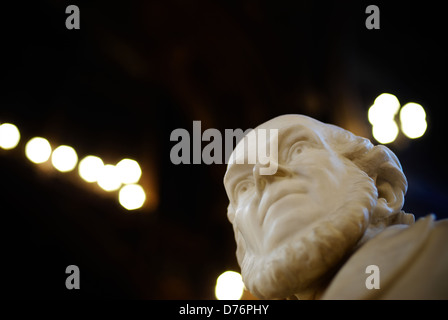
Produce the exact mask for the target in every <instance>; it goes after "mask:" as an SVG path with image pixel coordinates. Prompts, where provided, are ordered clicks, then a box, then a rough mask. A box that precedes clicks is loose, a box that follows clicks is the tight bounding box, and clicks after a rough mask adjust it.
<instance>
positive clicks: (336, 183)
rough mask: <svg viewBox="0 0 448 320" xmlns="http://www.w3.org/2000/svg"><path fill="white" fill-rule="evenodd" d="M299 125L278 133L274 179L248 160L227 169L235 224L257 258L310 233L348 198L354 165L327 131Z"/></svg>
mask: <svg viewBox="0 0 448 320" xmlns="http://www.w3.org/2000/svg"><path fill="white" fill-rule="evenodd" d="M295 120H296V121H293V122H292V123H290V125H286V126H285V127H282V128H278V129H279V130H278V157H277V158H278V159H273V158H271V159H270V161H278V164H277V168H278V169H277V172H276V173H275V174H273V175H260V174H259V168H260V164H247V161H244V163H245V164H237V163H235V162H236V161H234V162H230V163H229V166H228V170H227V173H226V177H225V183H224V184H225V187H226V190H227V194H228V197H229V200H230V203H231V205H232V206H233V208H234V210H235V216H234V223H236V224H237V226H238V228H239V230H240V232H241V233H242V235H243V237H244V239H245V242H246V250H250V251H252V252H253V253H255V254H267V253H269V252H270V251H272V250H274V249H275V248H277V247H278V246H280V245H282V244H283V243H284V242H286V241H291V240H292V239H293V238H294V237H297V236H299V235H300V233H302V232H306V230H307V229H308V228H309V227H310V226H312V225H313V224H315V223H317V222H318V221H319V220H321V219H322V218H323V217H324V216H325V215H328V214H331V212H332V211H334V209H335V208H337V207H340V206H341V205H343V203H344V201H345V199H346V196H347V195H346V192H347V184H348V183H350V176H349V175H348V171H347V166H348V165H352V164H351V162H349V161H347V160H346V159H345V158H343V157H341V156H339V155H338V154H337V153H336V152H335V151H333V150H332V148H331V146H329V145H327V144H326V142H325V140H324V135H325V130H326V128H324V127H320V126H319V124H317V123H312V122H309V121H308V119H304V120H305V121H297V119H295ZM257 129H258V128H257ZM257 129H256V130H257ZM248 146H249V148H250V147H251V146H256V144H255V143H251V142H249V144H248ZM243 149H244V144H242V143H241V144H239V145H238V146H237V148H236V149H235V151H234V152H235V153H236V154H235V155H236V157H235V159H238V158H239V157H244V156H245V154H247V152H246V153H244V150H243ZM241 162H242V161H240V162H239V163H241Z"/></svg>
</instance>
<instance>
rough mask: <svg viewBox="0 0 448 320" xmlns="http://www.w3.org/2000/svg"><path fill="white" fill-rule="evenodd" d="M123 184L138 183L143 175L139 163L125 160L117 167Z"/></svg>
mask: <svg viewBox="0 0 448 320" xmlns="http://www.w3.org/2000/svg"><path fill="white" fill-rule="evenodd" d="M116 167H117V170H118V172H119V175H120V180H121V182H122V183H126V184H128V183H137V182H138V180H140V177H141V175H142V169H141V168H140V165H139V164H138V162H137V161H135V160H132V159H123V160H121V161H120V162H118V163H117V165H116Z"/></svg>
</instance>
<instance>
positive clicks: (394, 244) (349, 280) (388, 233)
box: [323, 215, 448, 299]
mask: <svg viewBox="0 0 448 320" xmlns="http://www.w3.org/2000/svg"><path fill="white" fill-rule="evenodd" d="M447 241H448V220H439V221H436V220H435V217H434V216H433V215H428V216H426V217H423V218H420V219H419V220H417V222H416V223H415V224H413V225H411V226H407V225H394V226H390V227H388V228H387V229H385V230H384V231H383V232H381V233H379V234H378V235H377V236H375V237H374V238H372V239H371V240H370V241H368V242H367V243H365V244H364V245H363V246H362V247H361V248H359V249H358V250H357V251H356V252H355V253H354V254H353V255H352V256H351V257H350V258H349V259H348V260H347V262H346V263H345V264H344V265H343V266H342V268H341V269H340V270H339V272H338V273H337V274H336V275H335V277H334V279H333V281H332V282H331V283H330V285H329V287H328V288H327V290H326V292H325V293H324V295H323V299H439V298H440V299H448V281H447V280H448V276H447V275H448V250H447V249H446V243H447ZM372 266H373V268H372ZM371 270H376V271H377V272H378V274H377V276H378V277H377V278H376V280H377V281H378V282H379V283H378V288H376V287H372V286H370V285H369V284H368V283H367V282H368V281H370V280H369V279H370V278H369V276H370V275H371V274H370V272H372V271H371Z"/></svg>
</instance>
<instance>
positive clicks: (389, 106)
mask: <svg viewBox="0 0 448 320" xmlns="http://www.w3.org/2000/svg"><path fill="white" fill-rule="evenodd" d="M398 109H400V101H398V98H397V97H396V96H394V95H393V94H390V93H383V94H380V95H379V96H378V97H377V98H376V99H375V102H374V103H373V105H372V106H371V107H370V108H369V111H368V115H367V116H368V119H369V122H370V123H371V124H372V125H376V124H378V123H380V122H381V121H386V120H393V119H394V117H395V115H396V114H397V112H398Z"/></svg>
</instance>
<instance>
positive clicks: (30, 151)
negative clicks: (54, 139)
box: [25, 137, 51, 163]
mask: <svg viewBox="0 0 448 320" xmlns="http://www.w3.org/2000/svg"><path fill="white" fill-rule="evenodd" d="M25 155H26V157H27V158H28V159H29V160H30V161H31V162H34V163H43V162H45V161H47V160H48V159H49V158H50V156H51V145H50V142H48V140H47V139H45V138H42V137H34V138H32V139H30V140H29V141H28V142H27V144H26V146H25Z"/></svg>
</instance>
